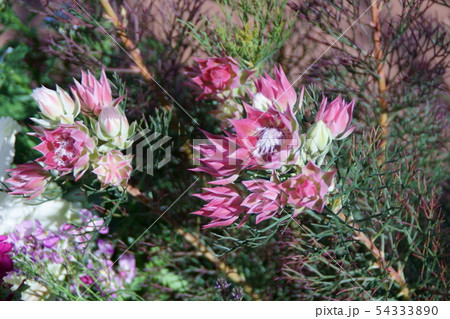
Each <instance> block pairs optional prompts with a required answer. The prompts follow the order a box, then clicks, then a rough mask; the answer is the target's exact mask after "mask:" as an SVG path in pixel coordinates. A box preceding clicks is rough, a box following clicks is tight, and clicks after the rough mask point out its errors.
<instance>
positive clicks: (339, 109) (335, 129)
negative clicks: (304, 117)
mask: <svg viewBox="0 0 450 319" xmlns="http://www.w3.org/2000/svg"><path fill="white" fill-rule="evenodd" d="M354 106H355V101H354V100H353V101H351V102H350V103H348V104H347V103H346V102H345V100H344V99H343V98H342V97H341V95H339V96H338V97H337V98H336V99H334V100H333V101H332V102H331V103H330V104H327V99H323V100H322V103H321V104H320V108H319V111H318V112H317V115H316V122H318V121H323V122H324V123H325V124H326V125H327V127H328V128H329V129H330V130H331V133H332V134H333V138H336V139H343V138H346V137H347V136H349V135H350V133H352V132H353V130H354V129H355V128H356V126H352V127H350V124H351V122H352V118H353V108H354Z"/></svg>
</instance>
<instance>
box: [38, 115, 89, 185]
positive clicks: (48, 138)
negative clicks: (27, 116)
mask: <svg viewBox="0 0 450 319" xmlns="http://www.w3.org/2000/svg"><path fill="white" fill-rule="evenodd" d="M37 132H38V134H37V136H38V137H39V138H40V139H41V141H42V143H41V144H39V145H38V146H36V147H34V148H35V149H36V150H38V151H39V152H41V153H42V154H43V155H44V156H42V157H41V158H38V159H37V161H40V162H43V163H44V164H45V167H44V168H45V169H47V170H57V171H58V172H60V173H62V174H63V175H65V174H68V173H70V172H72V171H73V172H74V176H75V178H76V179H79V178H80V177H81V176H83V174H84V173H85V172H86V170H87V169H88V167H89V160H90V156H91V155H92V154H93V153H94V151H95V147H96V146H95V141H94V140H93V139H92V138H91V137H90V136H89V131H88V129H87V128H86V126H84V125H83V124H82V123H81V122H76V123H75V124H72V125H67V124H59V126H58V128H57V129H54V130H37Z"/></svg>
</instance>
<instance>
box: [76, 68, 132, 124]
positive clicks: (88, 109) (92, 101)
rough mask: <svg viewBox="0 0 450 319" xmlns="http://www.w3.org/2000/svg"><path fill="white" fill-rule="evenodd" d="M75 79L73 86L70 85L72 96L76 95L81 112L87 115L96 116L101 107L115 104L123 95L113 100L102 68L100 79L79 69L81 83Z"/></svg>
mask: <svg viewBox="0 0 450 319" xmlns="http://www.w3.org/2000/svg"><path fill="white" fill-rule="evenodd" d="M74 81H75V86H73V87H71V90H72V93H73V95H74V96H77V97H78V98H79V100H80V103H81V112H82V113H83V114H84V115H87V116H97V115H99V114H100V112H101V111H102V109H103V108H105V107H109V106H110V107H111V106H116V105H117V104H119V103H120V101H122V99H123V98H124V96H122V97H119V98H117V99H115V100H113V97H112V94H111V86H110V84H109V81H108V79H107V77H106V74H105V70H104V69H103V70H102V75H101V77H100V81H97V80H96V79H95V77H94V76H93V75H92V74H91V73H90V72H89V71H88V72H87V74H86V73H85V72H84V71H81V84H80V83H79V82H78V81H77V80H74Z"/></svg>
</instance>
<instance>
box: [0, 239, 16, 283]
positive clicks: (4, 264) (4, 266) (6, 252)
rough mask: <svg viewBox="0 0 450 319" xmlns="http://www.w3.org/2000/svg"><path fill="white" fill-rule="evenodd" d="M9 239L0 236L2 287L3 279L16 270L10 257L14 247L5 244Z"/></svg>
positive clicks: (0, 279)
mask: <svg viewBox="0 0 450 319" xmlns="http://www.w3.org/2000/svg"><path fill="white" fill-rule="evenodd" d="M7 239H8V237H7V236H4V235H0V285H1V283H2V281H3V277H5V276H6V274H7V273H8V272H10V271H12V270H13V269H14V265H13V261H12V259H11V256H10V253H11V251H12V248H13V245H12V244H10V243H7V242H5V241H6V240H7Z"/></svg>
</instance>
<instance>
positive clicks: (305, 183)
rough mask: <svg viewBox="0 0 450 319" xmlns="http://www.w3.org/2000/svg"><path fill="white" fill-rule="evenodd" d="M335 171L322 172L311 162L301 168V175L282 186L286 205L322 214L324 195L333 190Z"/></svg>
mask: <svg viewBox="0 0 450 319" xmlns="http://www.w3.org/2000/svg"><path fill="white" fill-rule="evenodd" d="M335 173H336V171H333V172H324V171H322V170H321V169H320V168H319V167H318V166H316V165H315V164H314V163H313V162H309V163H308V164H307V165H306V166H304V167H303V168H302V173H301V174H299V175H296V176H294V177H292V178H290V179H288V180H287V181H285V182H284V183H283V184H282V187H283V188H284V191H285V192H286V194H287V195H288V203H290V204H292V205H294V206H296V207H297V208H302V207H306V208H310V209H314V210H316V211H318V212H319V213H320V212H322V210H323V207H324V206H325V203H326V199H325V196H326V194H327V193H328V192H329V191H331V190H333V188H334V182H333V179H334V175H335Z"/></svg>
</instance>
